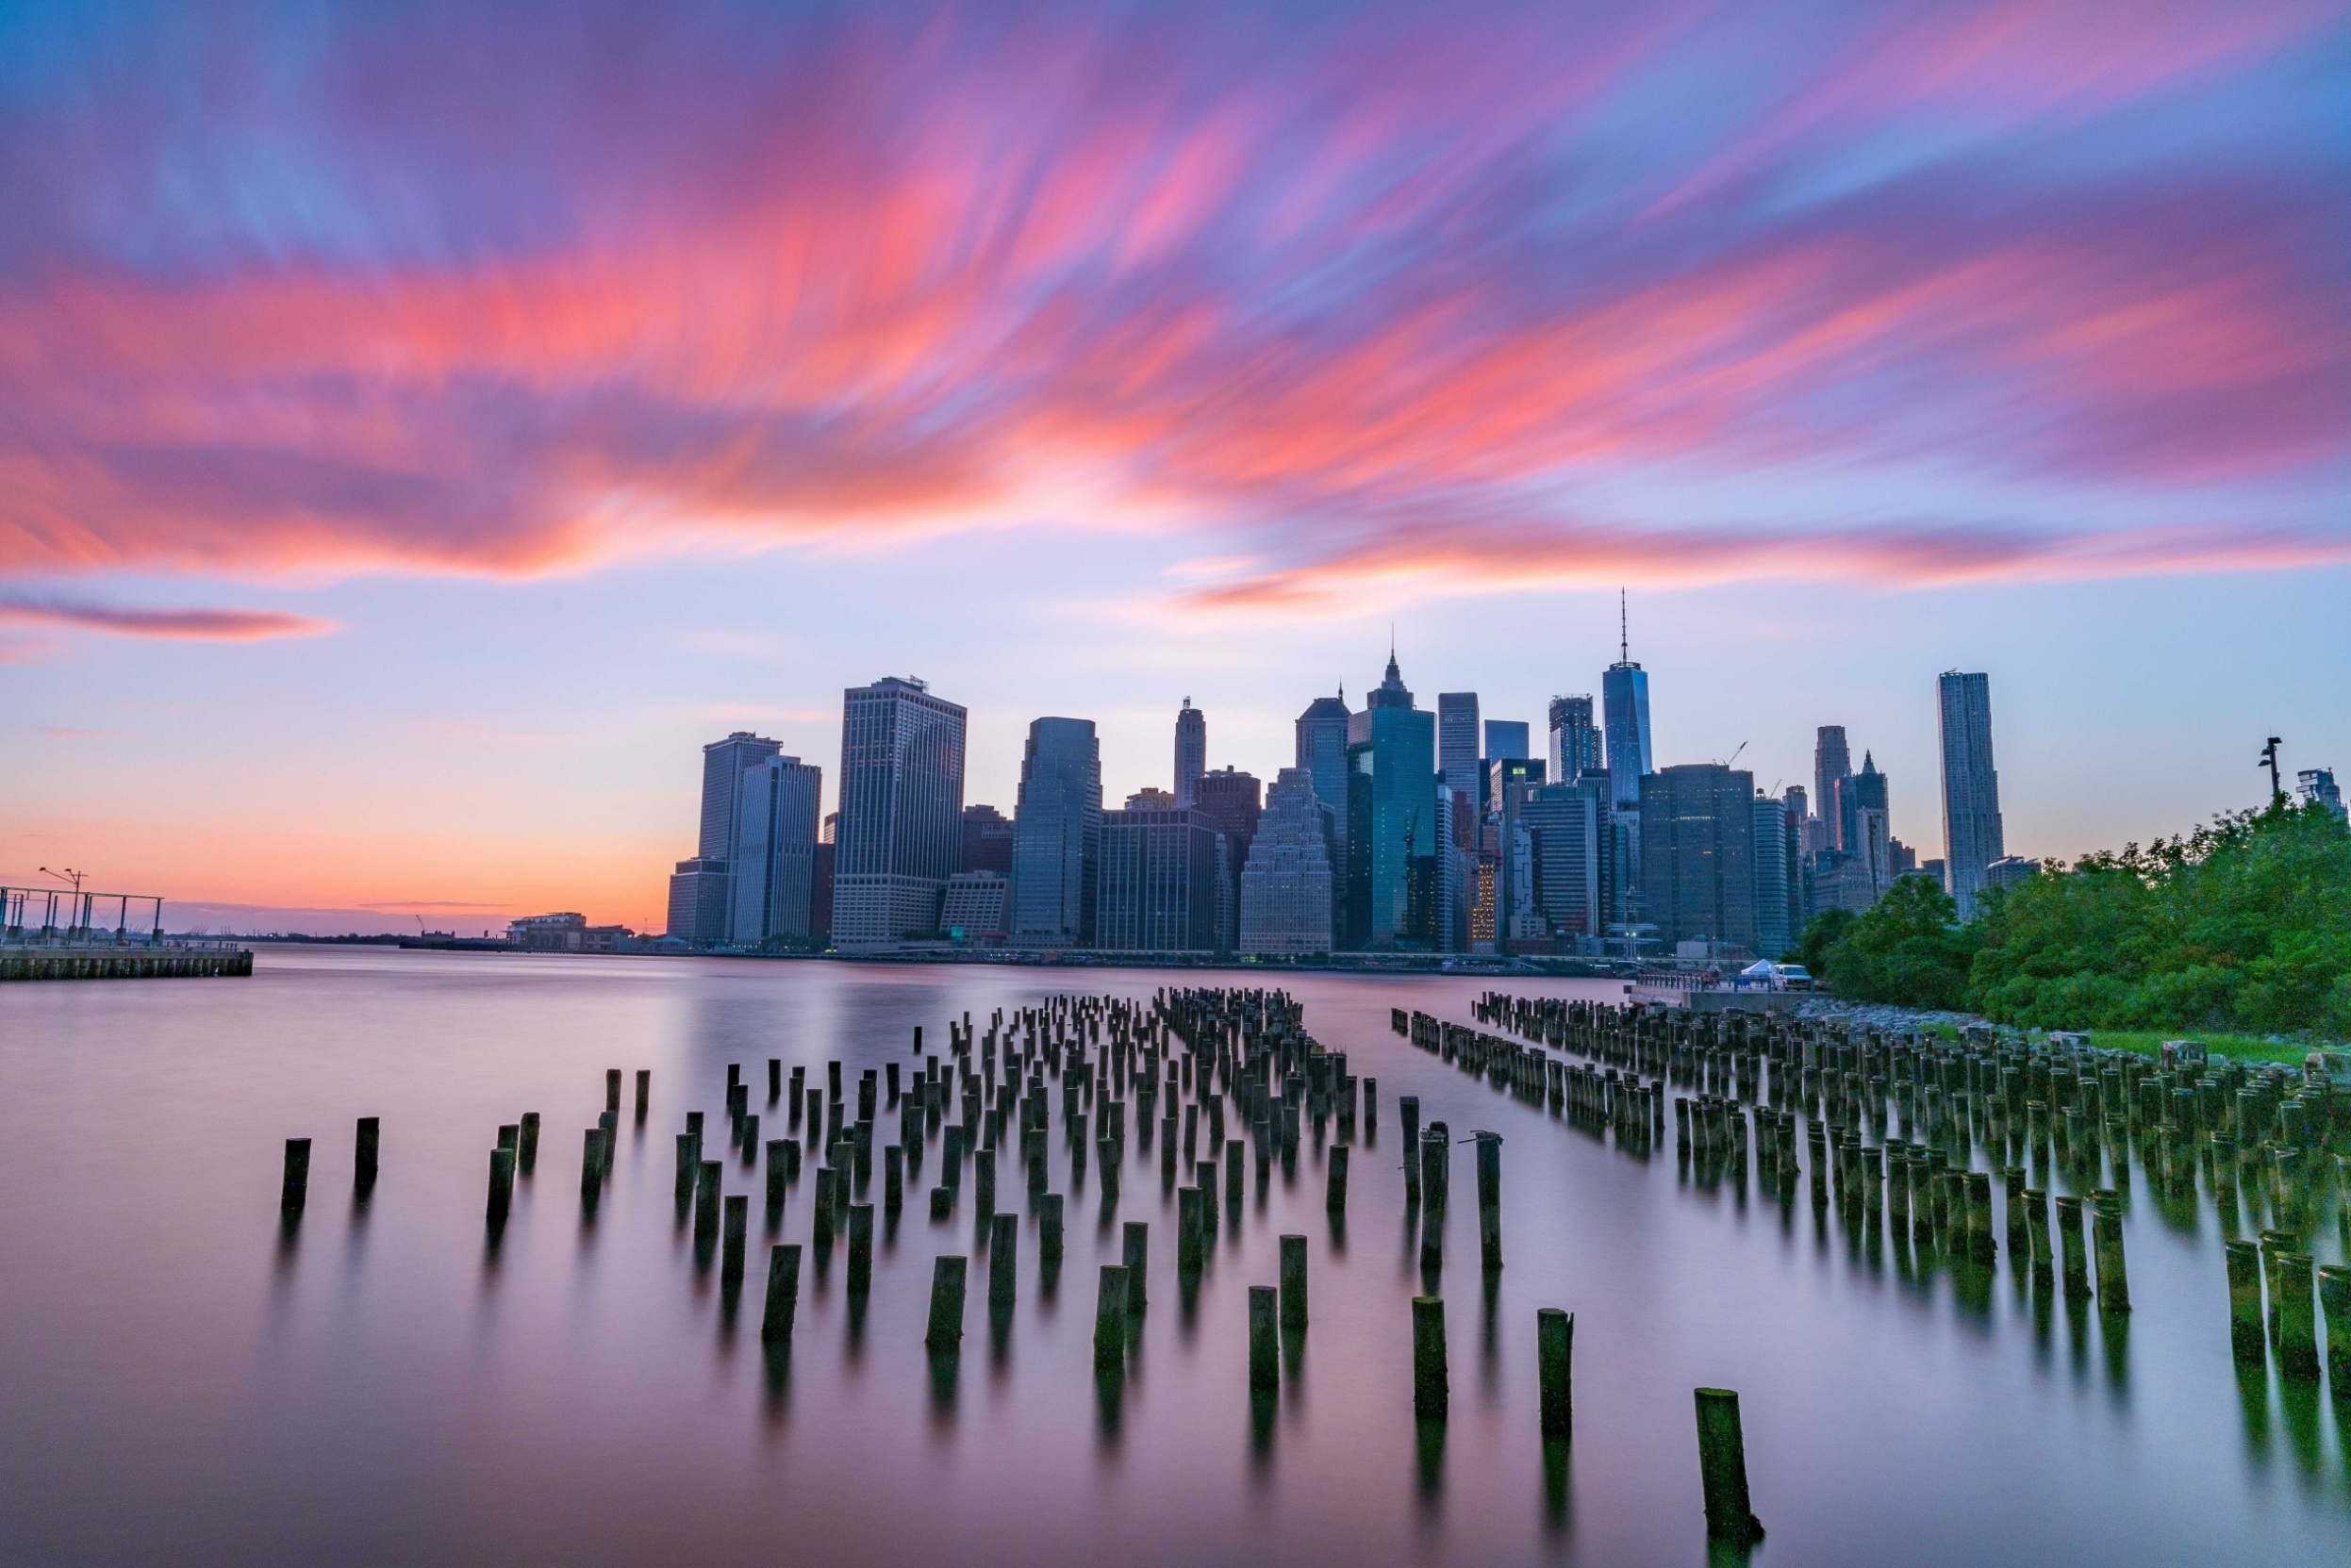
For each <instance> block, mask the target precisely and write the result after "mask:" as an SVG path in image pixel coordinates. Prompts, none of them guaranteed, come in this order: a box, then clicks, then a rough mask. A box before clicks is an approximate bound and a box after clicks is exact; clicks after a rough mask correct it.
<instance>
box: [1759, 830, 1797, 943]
mask: <svg viewBox="0 0 2351 1568" xmlns="http://www.w3.org/2000/svg"><path fill="white" fill-rule="evenodd" d="M1754 809H1755V951H1756V955H1757V956H1758V957H1761V958H1778V957H1779V956H1780V954H1782V953H1784V952H1786V951H1787V950H1788V949H1790V948H1791V947H1793V946H1795V944H1796V937H1795V934H1794V933H1792V932H1791V931H1790V930H1789V927H1788V912H1789V903H1788V867H1789V865H1790V864H1791V857H1790V855H1789V853H1788V846H1789V842H1790V838H1791V836H1792V833H1791V829H1790V826H1789V823H1788V806H1787V802H1786V801H1783V800H1782V801H1775V800H1773V799H1772V798H1771V797H1770V796H1768V795H1761V794H1759V795H1757V796H1756V797H1755V808H1754Z"/></svg>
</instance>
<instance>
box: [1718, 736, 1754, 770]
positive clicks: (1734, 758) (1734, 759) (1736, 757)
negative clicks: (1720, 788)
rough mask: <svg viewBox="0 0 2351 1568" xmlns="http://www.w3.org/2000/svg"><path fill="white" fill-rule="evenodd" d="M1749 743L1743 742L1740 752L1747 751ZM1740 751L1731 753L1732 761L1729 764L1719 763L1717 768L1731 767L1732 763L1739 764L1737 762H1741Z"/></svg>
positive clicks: (1740, 745) (1740, 743)
mask: <svg viewBox="0 0 2351 1568" xmlns="http://www.w3.org/2000/svg"><path fill="white" fill-rule="evenodd" d="M1746 750H1747V742H1746V741H1744V740H1743V741H1741V742H1739V751H1746ZM1739 751H1733V752H1731V753H1730V761H1729V762H1722V763H1717V764H1716V765H1715V766H1716V767H1730V764H1731V763H1734V762H1737V761H1738V760H1739Z"/></svg>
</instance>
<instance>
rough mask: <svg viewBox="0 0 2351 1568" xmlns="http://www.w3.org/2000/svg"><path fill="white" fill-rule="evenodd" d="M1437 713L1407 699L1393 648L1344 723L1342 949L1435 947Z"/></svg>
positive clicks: (1439, 828) (1441, 831) (1440, 831)
mask: <svg viewBox="0 0 2351 1568" xmlns="http://www.w3.org/2000/svg"><path fill="white" fill-rule="evenodd" d="M1436 738H1437V737H1436V715H1434V714H1432V713H1430V712H1428V711H1426V710H1425V709H1420V708H1416V707H1414V706H1413V694H1412V693H1411V692H1410V691H1409V690H1407V689H1406V688H1405V685H1404V681H1403V676H1402V674H1401V673H1400V672H1399V670H1398V668H1397V667H1396V658H1395V656H1394V655H1393V654H1391V655H1389V658H1388V668H1387V678H1386V679H1385V680H1383V681H1382V682H1381V683H1380V685H1378V686H1377V687H1375V688H1374V689H1373V690H1372V691H1371V692H1370V693H1369V694H1368V696H1367V697H1366V706H1365V708H1364V711H1363V712H1361V713H1359V714H1354V715H1351V716H1350V717H1349V720H1348V729H1347V767H1348V775H1347V817H1348V829H1347V839H1348V861H1347V892H1348V897H1347V914H1348V919H1347V925H1348V946H1349V948H1352V949H1358V950H1375V951H1376V950H1382V949H1416V950H1426V949H1429V948H1431V947H1432V946H1433V945H1434V943H1435V940H1436V937H1437V931H1436V904H1437V887H1436V853H1437V846H1438V845H1439V844H1440V843H1441V842H1442V841H1443V839H1444V837H1445V824H1444V823H1442V822H1441V821H1440V820H1439V819H1438V817H1437V799H1436V784H1437V767H1436V762H1437V757H1436Z"/></svg>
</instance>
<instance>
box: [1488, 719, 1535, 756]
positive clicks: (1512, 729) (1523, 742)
mask: <svg viewBox="0 0 2351 1568" xmlns="http://www.w3.org/2000/svg"><path fill="white" fill-rule="evenodd" d="M1527 744H1528V743H1527V724H1526V720H1524V719H1521V718H1489V719H1487V720H1486V721H1485V760H1486V761H1488V762H1500V761H1501V760H1502V759H1503V758H1505V757H1509V758H1514V759H1524V758H1525V757H1527V756H1528V755H1529V754H1530V753H1529V752H1528V751H1527Z"/></svg>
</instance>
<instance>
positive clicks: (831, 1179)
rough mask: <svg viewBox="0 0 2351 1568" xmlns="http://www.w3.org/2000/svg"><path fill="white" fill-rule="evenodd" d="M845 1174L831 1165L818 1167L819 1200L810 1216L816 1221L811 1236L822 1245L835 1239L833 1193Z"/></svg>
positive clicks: (837, 1188) (838, 1187)
mask: <svg viewBox="0 0 2351 1568" xmlns="http://www.w3.org/2000/svg"><path fill="white" fill-rule="evenodd" d="M843 1174H844V1173H843V1172H841V1171H840V1170H838V1169H836V1168H835V1167H834V1166H831V1165H819V1166H818V1167H817V1201H816V1206H815V1208H814V1209H813V1210H812V1211H811V1213H810V1218H811V1219H812V1221H813V1222H814V1228H813V1230H812V1231H811V1236H812V1238H813V1239H814V1240H815V1241H816V1242H817V1243H818V1244H819V1245H820V1246H821V1245H822V1244H824V1243H826V1242H829V1241H831V1240H832V1239H833V1207H834V1197H833V1195H834V1194H835V1193H836V1192H837V1191H839V1190H840V1183H841V1177H842V1175H843Z"/></svg>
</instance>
